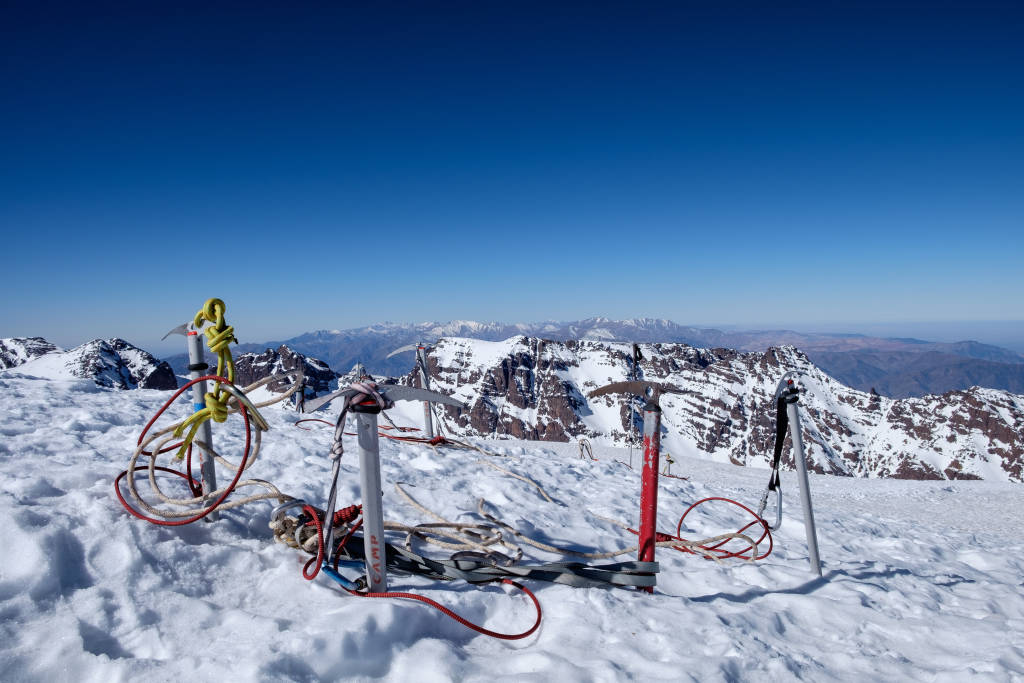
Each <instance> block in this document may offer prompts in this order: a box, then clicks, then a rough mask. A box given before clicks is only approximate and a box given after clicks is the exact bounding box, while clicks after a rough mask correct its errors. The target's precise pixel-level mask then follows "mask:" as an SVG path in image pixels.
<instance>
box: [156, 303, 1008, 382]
mask: <svg viewBox="0 0 1024 683" xmlns="http://www.w3.org/2000/svg"><path fill="white" fill-rule="evenodd" d="M517 335H526V336H531V337H540V338H543V339H550V340H553V341H570V340H576V339H594V340H602V341H621V342H646V343H656V342H661V343H666V342H675V343H683V344H688V345H690V346H696V347H699V348H730V349H738V350H741V351H765V350H766V349H768V348H769V347H772V346H784V345H785V346H796V347H798V348H800V349H801V350H802V351H804V352H805V353H807V354H808V356H809V357H810V358H811V360H813V361H814V363H815V364H816V365H818V366H819V367H821V368H822V369H824V370H825V371H826V372H828V373H829V374H830V375H832V376H833V377H836V378H837V379H839V380H840V381H842V382H843V383H844V384H846V385H848V386H852V387H855V388H858V389H862V390H864V391H870V390H871V389H877V390H878V391H879V392H880V393H881V394H883V395H885V396H891V397H893V398H901V397H908V396H924V395H926V394H928V393H943V392H945V391H949V390H951V389H967V388H968V387H971V386H974V385H979V386H986V387H992V388H997V389H1006V390H1008V391H1012V392H1015V393H1024V357H1022V356H1021V355H1020V354H1017V353H1015V352H1013V351H1010V350H1008V349H1003V348H999V347H996V346H990V345H987V344H979V343H977V342H958V343H954V344H943V343H936V342H926V341H922V340H919V339H883V338H878V337H866V336H864V335H856V334H845V335H844V334H811V333H802V332H794V331H792V330H762V331H723V330H718V329H714V328H700V327H690V326H685V325H679V324H678V323H675V322H672V321H671V320H665V319H657V318H632V319H628V320H612V319H610V318H605V317H593V318H586V319H584V320H576V321H570V322H556V321H545V322H536V323H511V324H510V323H497V322H490V323H481V322H475V321H470V320H453V321H450V322H446V323H440V322H424V323H416V324H396V323H382V324H378V325H370V326H368V327H361V328H355V329H348V330H320V331H318V332H309V333H306V334H302V335H299V336H297V337H292V338H291V339H286V340H284V341H283V342H282V341H274V342H267V343H265V344H240V345H239V346H238V347H237V349H238V351H240V352H245V351H252V352H257V353H258V352H262V351H263V349H265V348H267V347H270V348H276V347H278V346H280V345H281V344H287V345H288V346H289V348H292V349H294V350H295V351H297V352H299V353H302V354H305V355H307V356H312V357H315V358H320V359H323V360H324V362H326V363H329V364H330V365H331V366H332V367H334V368H337V369H339V370H342V369H348V368H351V367H352V366H353V365H355V364H356V363H363V364H364V365H365V366H366V367H367V369H368V370H369V371H370V372H372V373H375V374H383V375H398V374H403V373H405V372H407V371H408V370H409V367H410V366H411V364H412V363H411V361H410V356H405V355H399V356H395V357H393V358H387V354H388V353H390V352H391V351H393V350H394V349H396V348H399V347H401V346H405V345H407V344H411V343H414V342H419V341H423V342H427V343H433V342H434V341H436V340H437V339H440V338H441V337H467V338H471V339H482V340H485V341H500V340H503V339H508V338H509V337H513V336H517ZM168 361H169V362H170V363H171V365H172V367H174V369H175V371H177V372H178V373H179V374H183V373H184V368H185V366H186V365H187V363H188V360H187V356H185V355H184V354H178V355H175V356H172V357H170V358H168Z"/></svg>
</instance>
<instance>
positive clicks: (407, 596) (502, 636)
mask: <svg viewBox="0 0 1024 683" xmlns="http://www.w3.org/2000/svg"><path fill="white" fill-rule="evenodd" d="M501 582H502V583H507V584H508V585H510V586H514V587H516V588H518V589H519V590H521V591H522V592H524V593H526V595H527V597H529V598H530V600H532V601H533V606H534V607H536V608H537V620H536V621H535V622H533V626H531V627H530V628H528V629H527V630H525V631H523V632H522V633H499V632H498V631H491V630H490V629H486V628H484V627H483V626H478V625H476V624H474V623H473V622H471V621H469V620H468V619H466V618H464V617H461V616H459V615H458V614H456V613H455V612H453V611H452V610H450V609H448V608H447V607H445V606H444V605H442V604H440V603H439V602H435V601H434V600H431V599H430V598H427V597H424V596H422V595H416V594H415V593H399V592H392V591H388V592H387V593H360V592H359V591H354V590H351V589H349V588H345V590H346V591H348V592H349V593H350V594H352V595H358V596H360V597H363V598H402V599H404V600H416V601H418V602H422V603H424V604H427V605H430V606H431V607H433V608H434V609H436V610H437V611H439V612H441V614H443V615H445V616H446V617H449V618H451V619H454V620H455V621H457V622H459V623H460V624H462V625H463V626H465V627H466V628H469V629H472V630H474V631H476V632H477V633H482V634H483V635H485V636H490V637H491V638H498V639H499V640H519V639H521V638H526V637H527V636H529V635H531V634H532V633H533V632H534V631H536V630H537V629H538V628H539V627H540V622H541V618H542V613H541V608H540V601H539V600H537V596H536V595H534V594H533V592H532V591H531V590H530V589H529V588H527V587H526V586H524V585H522V584H521V583H517V582H515V581H513V580H512V579H502V580H501Z"/></svg>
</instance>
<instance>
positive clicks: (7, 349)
mask: <svg viewBox="0 0 1024 683" xmlns="http://www.w3.org/2000/svg"><path fill="white" fill-rule="evenodd" d="M59 350H60V349H58V348H57V347H56V346H54V345H53V344H51V343H50V342H48V341H46V340H45V339H43V338H42V337H9V338H6V339H0V370H6V369H7V368H13V367H16V366H18V365H21V364H23V363H27V362H28V361H30V360H32V359H33V358H38V357H39V356H43V355H46V354H48V353H51V352H53V351H59Z"/></svg>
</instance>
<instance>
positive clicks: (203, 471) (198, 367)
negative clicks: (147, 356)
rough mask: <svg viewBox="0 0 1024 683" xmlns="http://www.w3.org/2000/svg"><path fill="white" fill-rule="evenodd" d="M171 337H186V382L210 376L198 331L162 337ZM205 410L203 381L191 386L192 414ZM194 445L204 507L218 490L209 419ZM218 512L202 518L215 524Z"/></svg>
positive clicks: (186, 327)
mask: <svg viewBox="0 0 1024 683" xmlns="http://www.w3.org/2000/svg"><path fill="white" fill-rule="evenodd" d="M172 334H181V335H184V336H185V343H186V346H187V347H188V375H189V379H198V378H200V377H202V376H203V375H206V374H209V373H208V372H206V370H207V369H208V368H209V367H210V366H209V365H207V364H206V362H205V361H204V360H203V340H202V339H201V338H200V337H199V331H198V330H195V329H193V328H192V326H191V325H190V324H189V323H183V324H181V325H178V326H177V327H175V328H174V329H173V330H171V331H170V332H168V333H167V334H165V335H164V339H167V337H169V336H171V335H172ZM205 407H206V380H203V381H202V382H196V383H195V384H193V385H192V409H193V410H192V412H196V413H198V412H199V411H200V410H202V409H203V408H205ZM196 436H197V437H198V438H197V439H196V440H195V446H196V448H198V449H199V473H200V479H201V484H202V489H203V505H204V507H205V505H206V503H207V502H208V501H209V500H210V495H211V494H212V493H213V492H214V491H216V490H217V469H216V466H215V463H214V461H213V455H212V454H211V452H210V451H209V450H207V449H212V448H213V429H212V427H211V425H210V421H209V420H204V421H203V422H202V424H200V425H199V431H198V433H197V434H196ZM219 516H220V513H218V512H217V511H216V510H214V511H213V512H211V513H210V514H208V515H206V516H205V517H203V520H204V521H207V522H214V521H216V520H217V519H218V517H219Z"/></svg>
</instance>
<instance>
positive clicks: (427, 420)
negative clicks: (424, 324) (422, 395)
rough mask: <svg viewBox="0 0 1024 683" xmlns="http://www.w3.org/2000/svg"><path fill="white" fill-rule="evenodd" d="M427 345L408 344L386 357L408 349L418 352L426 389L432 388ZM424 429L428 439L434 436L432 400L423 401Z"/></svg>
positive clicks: (419, 365)
mask: <svg viewBox="0 0 1024 683" xmlns="http://www.w3.org/2000/svg"><path fill="white" fill-rule="evenodd" d="M427 348H428V347H427V345H426V344H423V343H417V344H408V345H407V346H403V347H401V348H398V349H395V350H394V351H392V352H391V353H389V354H388V355H387V356H386V358H391V357H392V356H397V355H398V354H400V353H405V352H406V351H415V352H416V367H417V369H418V370H419V371H420V383H421V384H422V385H423V388H424V389H430V373H428V372H427ZM423 429H424V433H425V434H426V435H427V438H428V439H433V438H434V421H433V418H432V417H431V411H430V401H429V400H425V401H424V402H423Z"/></svg>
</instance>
